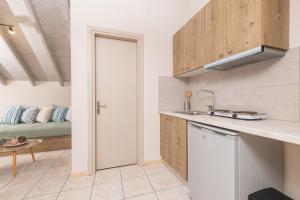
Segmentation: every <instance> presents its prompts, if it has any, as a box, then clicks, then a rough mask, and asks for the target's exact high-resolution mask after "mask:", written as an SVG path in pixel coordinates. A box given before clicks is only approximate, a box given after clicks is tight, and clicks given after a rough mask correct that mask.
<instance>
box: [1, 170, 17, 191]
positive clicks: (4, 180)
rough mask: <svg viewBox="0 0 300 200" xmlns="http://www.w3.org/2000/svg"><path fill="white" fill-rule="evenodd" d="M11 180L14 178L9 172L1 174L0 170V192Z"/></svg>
mask: <svg viewBox="0 0 300 200" xmlns="http://www.w3.org/2000/svg"><path fill="white" fill-rule="evenodd" d="M13 179H14V177H13V176H12V173H11V172H3V171H1V169H0V190H1V189H2V188H3V187H4V186H5V185H7V184H8V183H10V182H11V181H12V180H13Z"/></svg>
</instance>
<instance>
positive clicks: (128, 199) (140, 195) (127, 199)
mask: <svg viewBox="0 0 300 200" xmlns="http://www.w3.org/2000/svg"><path fill="white" fill-rule="evenodd" d="M148 194H154V192H147V193H145V194H139V195H136V196H132V197H129V198H126V199H124V200H130V199H133V198H137V197H142V196H144V195H148Z"/></svg>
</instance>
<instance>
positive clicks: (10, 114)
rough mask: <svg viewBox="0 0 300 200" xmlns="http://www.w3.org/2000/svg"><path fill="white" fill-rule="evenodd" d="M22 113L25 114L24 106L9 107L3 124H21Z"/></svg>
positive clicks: (3, 116)
mask: <svg viewBox="0 0 300 200" xmlns="http://www.w3.org/2000/svg"><path fill="white" fill-rule="evenodd" d="M22 112H23V108H22V106H10V107H8V108H7V109H6V110H5V111H4V113H3V115H2V119H1V123H3V124H18V123H19V122H20V118H21V115H22Z"/></svg>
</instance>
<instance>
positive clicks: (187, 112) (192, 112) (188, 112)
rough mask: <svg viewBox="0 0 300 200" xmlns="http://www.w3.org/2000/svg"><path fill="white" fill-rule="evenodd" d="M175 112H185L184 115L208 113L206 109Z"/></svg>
mask: <svg viewBox="0 0 300 200" xmlns="http://www.w3.org/2000/svg"><path fill="white" fill-rule="evenodd" d="M175 113H179V114H184V115H208V113H207V112H205V111H192V110H189V111H175Z"/></svg>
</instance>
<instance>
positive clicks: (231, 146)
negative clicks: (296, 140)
mask: <svg viewBox="0 0 300 200" xmlns="http://www.w3.org/2000/svg"><path fill="white" fill-rule="evenodd" d="M282 163H283V162H282V143H280V142H278V141H274V140H268V139H264V138H260V137H256V136H251V135H247V134H239V133H238V132H234V131H230V130H227V129H222V128H217V127H213V126H208V125H204V124H200V123H195V122H189V124H188V189H189V194H190V196H191V198H192V200H247V199H248V195H249V194H250V193H252V192H255V191H257V190H260V189H264V188H267V187H274V188H276V189H278V190H281V184H282Z"/></svg>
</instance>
